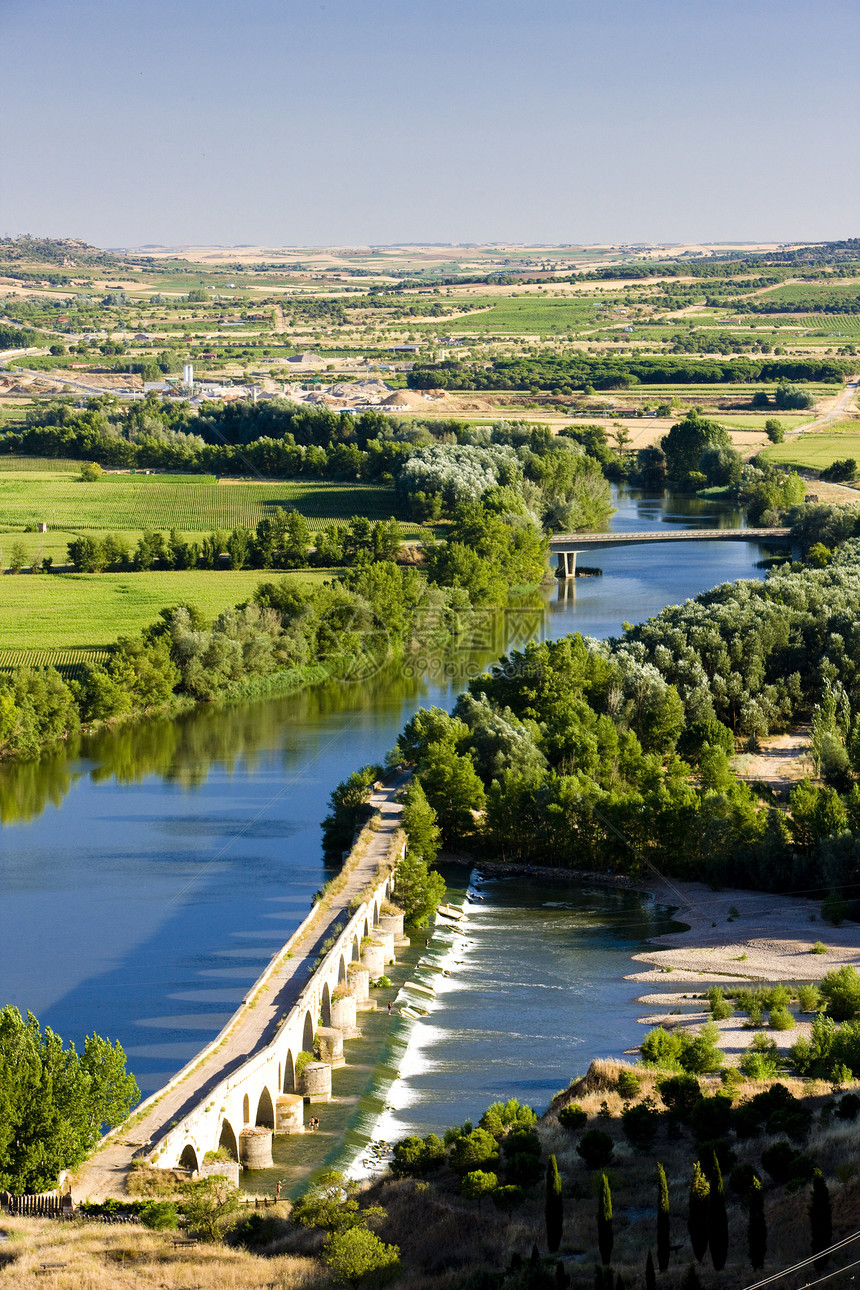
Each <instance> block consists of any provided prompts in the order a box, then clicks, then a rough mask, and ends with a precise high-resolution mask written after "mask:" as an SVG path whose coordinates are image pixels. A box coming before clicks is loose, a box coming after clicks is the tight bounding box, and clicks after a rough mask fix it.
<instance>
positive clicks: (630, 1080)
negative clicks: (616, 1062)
mask: <svg viewBox="0 0 860 1290" xmlns="http://www.w3.org/2000/svg"><path fill="white" fill-rule="evenodd" d="M641 1086H642V1081H641V1080H640V1078H639V1076H638V1075H637V1074H636V1072H635V1071H619V1073H618V1093H619V1095H620V1096H621V1097H622V1098H624V1099H625V1101H626V1100H628V1099H630V1098H634V1097H638V1096H639V1090H640V1088H641Z"/></svg>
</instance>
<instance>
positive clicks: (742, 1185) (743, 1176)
mask: <svg viewBox="0 0 860 1290" xmlns="http://www.w3.org/2000/svg"><path fill="white" fill-rule="evenodd" d="M754 1178H758V1174H757V1173H756V1171H755V1170H754V1169H753V1167H752V1165H751V1164H750V1163H749V1161H748V1160H743V1161H742V1162H741V1163H740V1164H739V1165H735V1167H734V1169H733V1170H732V1172H731V1174H730V1175H729V1187H730V1188H731V1190H732V1191H733V1192H735V1193H736V1195H738V1196H746V1195H747V1193H748V1192H749V1189H750V1187H752V1185H753V1179H754Z"/></svg>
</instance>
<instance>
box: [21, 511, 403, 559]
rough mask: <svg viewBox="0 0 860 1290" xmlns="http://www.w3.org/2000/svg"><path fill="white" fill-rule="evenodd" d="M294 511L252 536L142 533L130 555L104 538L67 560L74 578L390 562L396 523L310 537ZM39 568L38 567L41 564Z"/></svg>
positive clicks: (85, 540) (76, 542) (362, 522)
mask: <svg viewBox="0 0 860 1290" xmlns="http://www.w3.org/2000/svg"><path fill="white" fill-rule="evenodd" d="M314 542H315V545H314V546H311V533H310V530H309V528H308V525H307V521H306V520H305V518H304V516H303V515H300V514H299V512H298V511H285V510H284V509H283V508H281V507H278V509H277V510H276V511H275V512H274V513H273V515H272V516H271V517H267V518H266V519H263V520H260V522H259V524H258V525H257V528H256V531H254V532H252V531H251V530H250V529H247V528H244V527H240V528H235V529H233V530H232V531H231V532H229V533H227V532H225V531H222V530H217V531H216V532H214V533H210V534H209V535H208V536H207V537H204V538H203V539H202V541H200V542H196V541H188V540H187V539H186V538H185V537H184V536H183V535H182V534H181V533H179V532H178V531H177V530H176V529H171V530H170V532H169V533H168V534H165V533H162V532H159V531H157V530H147V531H145V532H144V533H143V535H142V537H140V538H139V539H138V543H137V546H136V548H135V550H134V551H133V552H132V551H131V550H130V548H129V546H128V543H126V542H125V541H123V540H122V539H121V538H118V537H116V536H115V535H113V534H111V533H108V534H105V536H104V537H103V538H102V537H90V536H81V537H76V538H74V539H73V540H72V541H71V542H69V544H68V559H69V563H70V564H71V566H72V568H73V569H74V570H75V572H76V573H99V572H101V571H102V570H103V569H111V570H129V569H133V570H135V571H137V572H145V571H147V570H150V569H301V568H305V567H307V566H309V565H311V566H316V567H318V568H325V569H331V568H336V567H338V566H344V567H351V566H353V565H357V564H362V563H367V562H368V561H370V562H374V561H378V560H383V561H391V560H393V559H394V558H395V556H396V555H397V553H398V551H399V550H400V546H401V542H402V537H401V531H400V525H399V524H398V523H397V521H396V520H394V519H392V520H387V521H386V520H377V521H373V520H368V519H366V518H365V517H364V516H360V515H359V516H356V517H355V518H354V519H352V520H350V522H349V523H348V524H336V523H332V524H327V525H326V527H325V528H324V529H322V530H321V531H320V532H319V533H317V534H315V535H314ZM43 567H44V562H43Z"/></svg>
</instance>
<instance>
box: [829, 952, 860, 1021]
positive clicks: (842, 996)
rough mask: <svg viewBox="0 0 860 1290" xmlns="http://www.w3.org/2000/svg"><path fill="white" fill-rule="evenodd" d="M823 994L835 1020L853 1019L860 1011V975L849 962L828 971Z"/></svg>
mask: <svg viewBox="0 0 860 1290" xmlns="http://www.w3.org/2000/svg"><path fill="white" fill-rule="evenodd" d="M821 994H822V996H823V998H824V1001H825V1003H826V1004H827V1013H828V1015H829V1016H831V1017H832V1018H833V1019H834V1021H852V1020H853V1019H854V1018H855V1017H856V1016H857V1015H858V1013H860V976H858V975H857V972H856V970H855V969H854V968H853V967H851V966H850V965H849V964H847V963H846V964H845V966H844V967H841V968H836V969H834V971H832V972H828V973H827V976H826V977H825V978H824V980H823V981H822V982H821Z"/></svg>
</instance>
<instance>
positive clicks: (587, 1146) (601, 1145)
mask: <svg viewBox="0 0 860 1290" xmlns="http://www.w3.org/2000/svg"><path fill="white" fill-rule="evenodd" d="M614 1150H615V1143H614V1142H613V1141H612V1139H611V1138H610V1136H609V1134H608V1133H604V1132H603V1130H602V1129H589V1130H588V1132H587V1133H583V1135H582V1137H581V1138H580V1140H579V1142H578V1144H577V1147H576V1154H577V1155H578V1156H579V1157H580V1159H581V1160H583V1161H584V1163H585V1166H586V1168H587V1169H603V1168H605V1166H606V1165H608V1164H609V1162H610V1160H611V1159H612V1153H613V1151H614Z"/></svg>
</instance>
